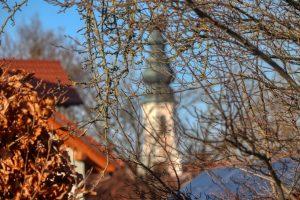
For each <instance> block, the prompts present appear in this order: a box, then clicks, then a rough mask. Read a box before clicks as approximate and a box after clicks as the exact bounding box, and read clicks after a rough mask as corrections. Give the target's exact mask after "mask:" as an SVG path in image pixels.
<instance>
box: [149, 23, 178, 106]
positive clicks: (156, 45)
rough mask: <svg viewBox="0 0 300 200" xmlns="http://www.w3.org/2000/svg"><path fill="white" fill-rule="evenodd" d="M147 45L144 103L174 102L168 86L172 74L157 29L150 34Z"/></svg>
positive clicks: (171, 91)
mask: <svg viewBox="0 0 300 200" xmlns="http://www.w3.org/2000/svg"><path fill="white" fill-rule="evenodd" d="M148 44H149V46H150V55H149V58H148V59H147V68H146V70H145V71H144V72H143V81H144V82H145V83H146V85H147V88H148V91H149V92H148V94H147V95H146V96H145V98H144V102H153V101H155V102H170V101H174V97H173V90H172V88H171V87H170V85H169V84H170V83H171V82H172V81H173V79H174V72H173V70H172V69H171V68H170V63H169V59H168V57H167V56H166V53H165V44H166V40H165V39H164V37H163V35H162V32H161V31H160V30H159V29H158V28H155V29H154V30H152V32H151V33H150V35H149V40H148Z"/></svg>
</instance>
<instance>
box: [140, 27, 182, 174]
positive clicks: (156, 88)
mask: <svg viewBox="0 0 300 200" xmlns="http://www.w3.org/2000/svg"><path fill="white" fill-rule="evenodd" d="M148 42H149V45H150V48H151V50H150V57H149V58H148V59H147V69H146V70H145V71H144V72H143V81H144V82H145V84H146V86H147V92H146V95H145V96H144V99H143V101H142V111H143V125H144V132H143V136H144V143H143V146H142V155H141V156H142V157H141V158H142V163H143V164H144V165H145V166H147V167H148V168H150V169H152V170H155V169H160V170H161V169H163V170H164V171H165V172H167V173H168V174H169V175H171V176H175V175H176V174H177V175H180V174H181V173H182V169H181V160H180V157H179V154H178V151H177V140H176V134H175V127H174V117H175V116H174V115H175V100H174V94H173V90H172V88H171V87H170V83H171V82H172V81H173V79H174V72H173V71H172V69H171V68H170V66H169V60H168V58H167V56H166V54H165V43H166V41H165V39H164V38H163V36H162V33H161V32H160V30H158V29H154V30H153V31H152V32H151V33H150V37H149V41H148Z"/></svg>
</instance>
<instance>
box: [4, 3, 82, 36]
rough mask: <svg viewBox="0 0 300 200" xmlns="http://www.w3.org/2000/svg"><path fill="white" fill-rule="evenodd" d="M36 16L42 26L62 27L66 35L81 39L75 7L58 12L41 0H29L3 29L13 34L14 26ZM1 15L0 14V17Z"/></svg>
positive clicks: (79, 23) (49, 27) (80, 23)
mask: <svg viewBox="0 0 300 200" xmlns="http://www.w3.org/2000/svg"><path fill="white" fill-rule="evenodd" d="M35 16H38V17H39V18H40V21H41V23H42V24H43V28H45V29H47V30H49V29H50V30H57V29H59V28H62V29H63V30H64V32H65V33H66V34H67V35H70V36H72V37H75V38H77V39H81V37H82V36H80V34H79V33H77V31H78V29H79V28H80V27H81V26H82V21H81V20H80V16H79V15H78V13H77V10H76V9H75V8H71V9H68V10H66V12H65V13H59V8H58V7H56V6H53V5H50V4H48V3H46V2H44V1H43V0H29V1H28V3H27V5H25V6H24V7H23V8H22V10H21V11H18V12H17V13H16V15H15V25H14V26H13V25H12V24H11V23H9V24H8V26H7V27H6V29H5V32H6V33H8V34H10V35H14V34H15V32H16V27H17V26H18V25H20V24H22V23H28V22H30V19H31V18H32V17H35ZM1 18H3V15H2V16H1V14H0V19H1Z"/></svg>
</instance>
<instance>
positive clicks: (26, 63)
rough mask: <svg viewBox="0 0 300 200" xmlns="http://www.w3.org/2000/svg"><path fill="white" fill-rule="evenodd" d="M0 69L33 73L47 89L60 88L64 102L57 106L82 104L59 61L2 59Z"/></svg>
mask: <svg viewBox="0 0 300 200" xmlns="http://www.w3.org/2000/svg"><path fill="white" fill-rule="evenodd" d="M0 67H7V68H8V69H13V70H24V71H25V72H28V73H34V77H35V78H36V79H37V81H43V83H45V84H46V86H47V89H51V88H56V87H60V88H62V93H64V92H66V94H65V95H64V97H65V98H66V101H64V102H61V103H59V105H63V106H69V105H77V104H81V103H82V101H81V99H80V97H79V95H78V93H77V92H76V90H75V88H74V87H72V86H71V85H72V83H71V81H70V80H69V78H68V75H67V73H66V72H65V71H64V69H63V68H62V66H61V64H60V62H59V61H50V60H18V59H2V60H0ZM41 90H42V89H41V88H40V91H38V92H42V91H41ZM43 92H44V91H43Z"/></svg>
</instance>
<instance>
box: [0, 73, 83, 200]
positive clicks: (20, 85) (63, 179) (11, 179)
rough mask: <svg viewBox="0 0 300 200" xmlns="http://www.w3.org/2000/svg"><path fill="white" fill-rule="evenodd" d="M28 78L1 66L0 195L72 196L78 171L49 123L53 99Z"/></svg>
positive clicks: (6, 196) (60, 197)
mask: <svg viewBox="0 0 300 200" xmlns="http://www.w3.org/2000/svg"><path fill="white" fill-rule="evenodd" d="M30 79H32V75H30V74H25V73H23V72H20V71H14V72H10V73H7V72H4V70H2V69H1V68H0V199H68V198H70V191H71V189H72V186H73V185H74V184H75V183H76V182H77V181H79V179H80V177H79V175H78V174H77V173H76V172H75V171H74V167H73V166H72V165H71V164H70V160H69V157H68V156H67V153H66V151H65V150H64V148H63V147H62V146H61V145H62V142H61V141H59V140H57V139H53V138H55V130H52V129H51V127H50V126H49V125H48V123H47V120H48V119H49V118H50V117H51V114H52V112H53V111H54V106H55V100H54V99H53V98H49V97H47V98H44V99H42V98H40V97H38V94H37V92H36V91H35V89H34V88H33V86H32V85H30V84H29V83H28V81H29V80H30Z"/></svg>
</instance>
